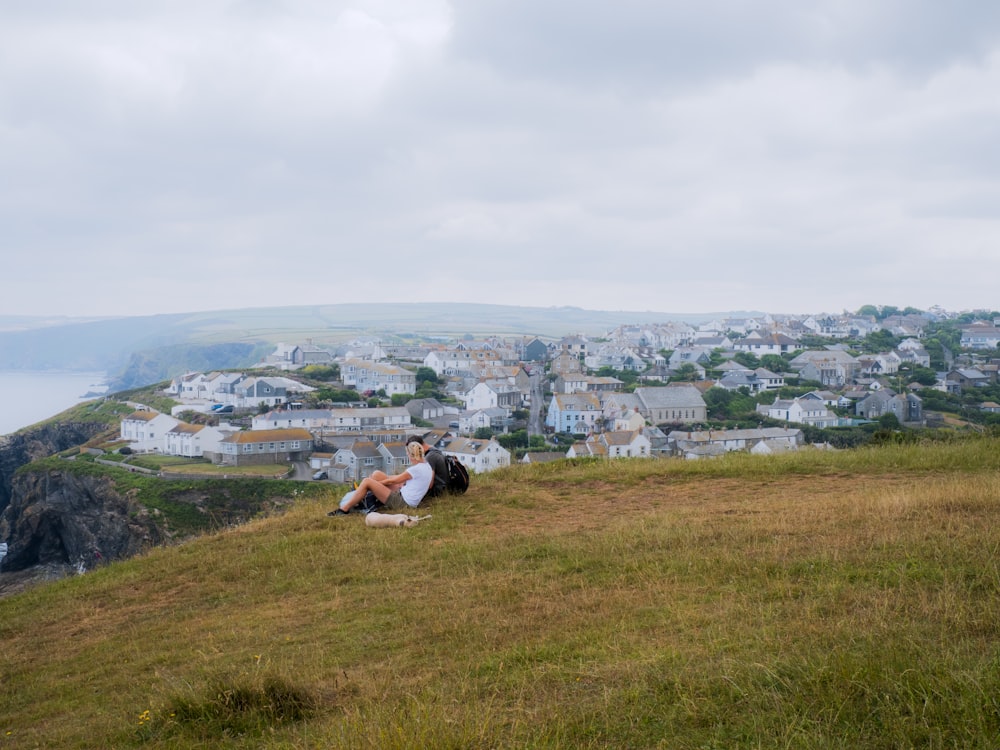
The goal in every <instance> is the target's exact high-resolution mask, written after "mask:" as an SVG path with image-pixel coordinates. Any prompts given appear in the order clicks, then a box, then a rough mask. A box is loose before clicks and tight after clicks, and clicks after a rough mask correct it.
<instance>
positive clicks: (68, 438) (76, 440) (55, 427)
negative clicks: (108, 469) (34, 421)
mask: <svg viewBox="0 0 1000 750" xmlns="http://www.w3.org/2000/svg"><path fill="white" fill-rule="evenodd" d="M107 429H108V426H107V425H105V424H101V423H97V422H58V423H56V422H53V423H50V424H46V425H41V426H38V427H32V428H30V429H27V430H23V431H21V432H15V433H13V434H11V435H4V436H2V437H0V514H2V513H3V512H4V509H5V508H6V507H7V505H8V503H9V502H10V495H11V482H12V481H13V479H14V472H16V471H17V470H18V469H19V468H20V467H21V466H24V465H25V464H29V463H31V462H32V461H37V460H38V459H40V458H45V457H47V456H51V455H53V454H55V453H59V452H61V451H64V450H67V449H68V448H72V447H74V446H77V445H83V444H84V443H86V442H87V441H88V440H90V439H91V438H93V437H95V436H97V435H99V434H100V433H102V432H104V431H105V430H107ZM2 540H3V538H2V537H0V541H2Z"/></svg>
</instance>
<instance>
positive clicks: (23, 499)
mask: <svg viewBox="0 0 1000 750" xmlns="http://www.w3.org/2000/svg"><path fill="white" fill-rule="evenodd" d="M0 540H6V542H7V555H6V557H4V558H3V559H2V560H0V570H2V571H4V572H9V571H19V570H25V569H27V568H33V567H37V566H53V565H59V566H62V565H69V566H73V567H75V568H76V569H78V570H81V571H82V570H86V569H88V568H91V567H93V566H95V565H98V564H100V563H102V562H105V561H111V560H119V559H123V558H127V557H131V556H132V555H135V554H138V553H139V552H142V551H143V550H144V549H147V548H148V547H151V546H153V545H156V544H162V543H163V542H164V541H166V540H165V537H164V533H163V532H162V530H161V529H160V528H159V527H158V526H157V524H156V523H154V521H153V519H152V518H151V516H150V514H149V512H148V511H147V510H146V509H145V508H144V507H143V506H142V505H140V504H138V503H136V502H135V501H134V500H133V499H132V498H131V497H127V496H123V495H122V494H120V493H119V492H118V490H117V489H116V488H115V485H114V483H113V482H112V481H111V480H110V479H108V478H106V477H93V476H80V475H75V474H73V473H71V472H64V471H54V470H46V471H35V472H30V471H29V472H24V473H22V474H19V475H18V476H17V477H15V478H14V481H13V483H12V487H11V493H10V501H9V503H8V505H7V508H6V509H5V510H4V512H3V514H2V515H0Z"/></svg>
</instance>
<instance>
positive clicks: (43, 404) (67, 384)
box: [0, 370, 106, 435]
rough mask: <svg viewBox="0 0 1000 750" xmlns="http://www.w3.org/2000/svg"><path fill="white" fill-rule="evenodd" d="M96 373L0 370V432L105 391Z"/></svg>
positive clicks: (10, 429)
mask: <svg viewBox="0 0 1000 750" xmlns="http://www.w3.org/2000/svg"><path fill="white" fill-rule="evenodd" d="M105 378H106V375H105V374H104V373H100V372H60V371H52V370H45V371H40V372H36V371H29V370H0V404H2V405H0V435H7V434H9V433H11V432H15V431H16V430H19V429H20V428H22V427H27V426H28V425H32V424H35V423H36V422H41V421H43V420H46V419H48V418H49V417H52V416H55V415H56V414H58V413H59V412H61V411H64V410H65V409H69V408H70V407H71V406H75V405H76V404H78V403H80V402H81V401H88V400H90V399H92V398H97V396H93V395H90V396H86V394H88V393H103V392H104V391H105V385H104V381H105Z"/></svg>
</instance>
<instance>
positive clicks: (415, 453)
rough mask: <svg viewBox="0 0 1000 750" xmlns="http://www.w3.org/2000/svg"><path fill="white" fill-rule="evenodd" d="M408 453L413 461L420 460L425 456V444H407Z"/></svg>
mask: <svg viewBox="0 0 1000 750" xmlns="http://www.w3.org/2000/svg"><path fill="white" fill-rule="evenodd" d="M406 454H407V455H408V456H409V457H410V460H411V461H416V460H420V459H422V458H423V457H424V446H422V445H421V444H420V443H409V444H408V445H407V446H406Z"/></svg>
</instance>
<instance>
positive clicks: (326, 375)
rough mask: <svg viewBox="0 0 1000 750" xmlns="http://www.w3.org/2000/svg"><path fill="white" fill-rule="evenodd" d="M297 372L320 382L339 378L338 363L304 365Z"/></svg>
mask: <svg viewBox="0 0 1000 750" xmlns="http://www.w3.org/2000/svg"><path fill="white" fill-rule="evenodd" d="M299 372H300V373H302V375H304V376H305V377H307V378H309V379H310V380H319V381H321V382H329V381H331V380H340V365H337V364H332V365H306V366H305V367H303V368H302V369H301V370H299Z"/></svg>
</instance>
